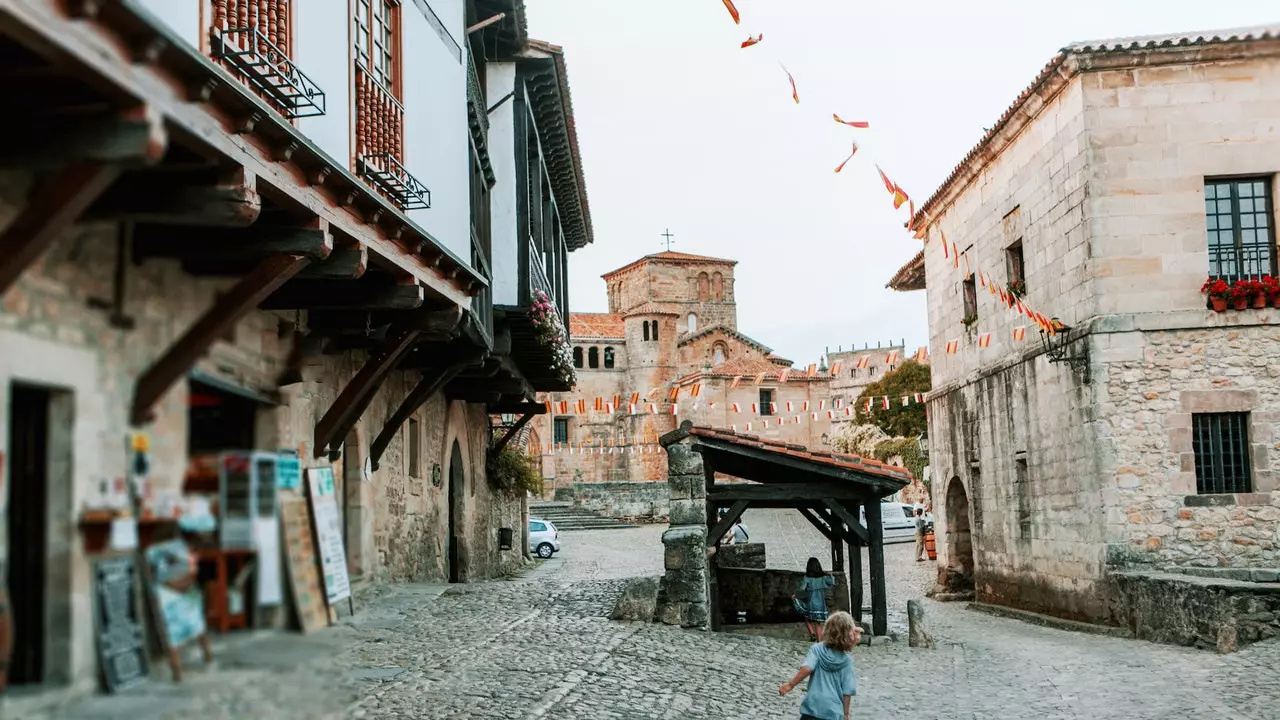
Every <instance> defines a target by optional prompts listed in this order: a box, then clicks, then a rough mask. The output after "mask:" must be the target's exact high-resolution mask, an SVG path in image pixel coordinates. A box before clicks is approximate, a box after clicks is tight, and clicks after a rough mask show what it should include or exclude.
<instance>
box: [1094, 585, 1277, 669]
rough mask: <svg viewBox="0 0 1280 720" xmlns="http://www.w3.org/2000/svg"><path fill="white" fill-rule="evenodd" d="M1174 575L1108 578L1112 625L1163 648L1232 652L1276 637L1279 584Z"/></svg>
mask: <svg viewBox="0 0 1280 720" xmlns="http://www.w3.org/2000/svg"><path fill="white" fill-rule="evenodd" d="M1274 577H1275V576H1274V575H1271V576H1269V577H1268V578H1267V579H1268V580H1270V582H1255V581H1252V580H1248V579H1233V578H1230V577H1199V576H1190V575H1186V574H1179V573H1160V572H1118V573H1114V574H1112V576H1111V578H1110V586H1111V613H1112V621H1113V623H1114V624H1116V625H1119V626H1121V627H1127V628H1129V629H1130V630H1131V631H1132V632H1133V634H1134V636H1135V637H1137V638H1140V639H1143V640H1151V641H1153V642H1158V643H1166V644H1169V645H1185V646H1190V647H1196V648H1200V649H1208V650H1217V651H1218V652H1234V651H1236V650H1239V649H1240V648H1242V647H1244V646H1246V645H1249V644H1252V643H1255V642H1258V641H1260V640H1267V639H1269V638H1273V637H1275V636H1276V635H1277V634H1280V583H1277V582H1275V581H1274Z"/></svg>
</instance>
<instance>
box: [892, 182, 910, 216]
mask: <svg viewBox="0 0 1280 720" xmlns="http://www.w3.org/2000/svg"><path fill="white" fill-rule="evenodd" d="M909 199H910V198H908V197H907V192H906V191H905V190H903V189H902V188H901V187H898V186H897V185H894V186H893V209H894V210H897V209H899V208H901V207H902V204H903V203H905V202H906V201H907V200H909Z"/></svg>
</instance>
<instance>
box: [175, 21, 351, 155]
mask: <svg viewBox="0 0 1280 720" xmlns="http://www.w3.org/2000/svg"><path fill="white" fill-rule="evenodd" d="M156 1H159V2H165V1H166V0H156ZM294 5H295V15H294V18H293V22H294V53H293V61H294V62H295V63H296V64H297V65H298V68H299V69H301V70H302V72H303V73H305V74H306V76H307V77H309V78H311V79H312V81H314V82H315V83H316V84H317V85H319V86H320V89H321V90H323V91H324V94H325V110H326V111H325V114H324V115H320V116H318V117H311V118H302V119H300V120H299V121H298V129H299V130H301V131H302V132H303V133H305V134H306V136H307V137H308V138H310V139H311V141H312V142H314V143H315V144H316V145H317V146H319V147H320V149H321V150H323V151H325V153H327V154H328V155H329V156H330V157H332V158H333V159H334V160H335V161H336V162H337V163H338V164H339V165H341V166H342V167H345V168H350V167H351V116H352V108H351V88H352V86H353V84H354V82H355V80H354V78H353V77H352V74H351V72H352V71H351V49H350V46H351V30H350V23H351V20H350V18H349V17H348V6H347V0H306V2H305V3H294Z"/></svg>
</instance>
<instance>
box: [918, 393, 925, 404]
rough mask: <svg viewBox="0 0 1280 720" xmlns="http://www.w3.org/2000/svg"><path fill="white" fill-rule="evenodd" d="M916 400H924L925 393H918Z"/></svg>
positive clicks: (920, 401)
mask: <svg viewBox="0 0 1280 720" xmlns="http://www.w3.org/2000/svg"><path fill="white" fill-rule="evenodd" d="M916 402H918V403H922V402H924V393H916Z"/></svg>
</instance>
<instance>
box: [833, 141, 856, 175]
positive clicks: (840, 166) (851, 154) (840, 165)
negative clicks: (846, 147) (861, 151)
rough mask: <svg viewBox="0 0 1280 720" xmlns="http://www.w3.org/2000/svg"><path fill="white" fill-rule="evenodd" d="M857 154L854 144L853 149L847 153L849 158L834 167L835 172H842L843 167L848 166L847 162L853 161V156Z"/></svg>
mask: <svg viewBox="0 0 1280 720" xmlns="http://www.w3.org/2000/svg"><path fill="white" fill-rule="evenodd" d="M857 154H858V143H854V144H853V149H852V150H850V151H849V157H847V158H845V159H844V160H842V161H840V164H839V165H837V166H836V172H840V171H841V170H843V169H844V166H845V165H848V164H849V161H850V160H852V159H853V156H854V155H857Z"/></svg>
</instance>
